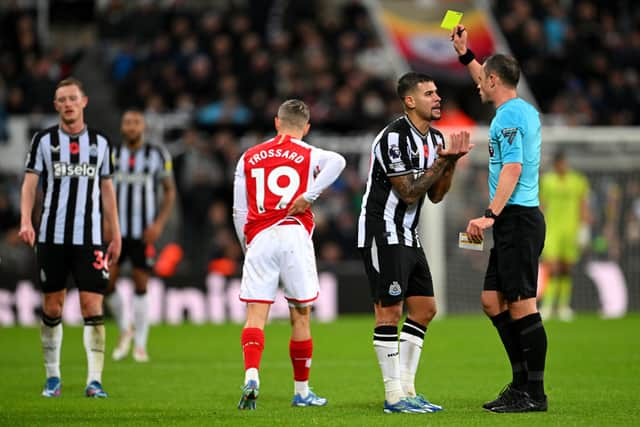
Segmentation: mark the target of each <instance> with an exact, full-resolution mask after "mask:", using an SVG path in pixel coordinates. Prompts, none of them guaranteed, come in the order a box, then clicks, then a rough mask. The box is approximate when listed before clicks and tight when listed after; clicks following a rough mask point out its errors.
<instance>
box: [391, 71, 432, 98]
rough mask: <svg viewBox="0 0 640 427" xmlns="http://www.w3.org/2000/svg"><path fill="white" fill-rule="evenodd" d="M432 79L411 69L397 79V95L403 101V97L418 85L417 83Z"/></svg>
mask: <svg viewBox="0 0 640 427" xmlns="http://www.w3.org/2000/svg"><path fill="white" fill-rule="evenodd" d="M432 81H434V80H433V77H431V76H429V75H427V74H424V73H416V72H413V71H411V72H409V73H406V74H404V75H403V76H402V77H400V79H399V80H398V89H397V93H398V96H399V97H400V99H401V100H403V101H404V97H405V96H407V93H408V92H410V91H412V90H413V89H415V87H416V86H418V83H422V82H432Z"/></svg>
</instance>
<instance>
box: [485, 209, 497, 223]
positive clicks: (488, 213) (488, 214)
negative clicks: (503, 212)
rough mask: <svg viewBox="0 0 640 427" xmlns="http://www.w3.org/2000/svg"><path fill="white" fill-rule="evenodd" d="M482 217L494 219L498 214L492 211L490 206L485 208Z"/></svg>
mask: <svg viewBox="0 0 640 427" xmlns="http://www.w3.org/2000/svg"><path fill="white" fill-rule="evenodd" d="M484 217H485V218H492V219H493V220H494V221H495V220H497V219H498V215H496V214H494V213H493V211H492V210H491V208H487V209H486V210H485V211H484Z"/></svg>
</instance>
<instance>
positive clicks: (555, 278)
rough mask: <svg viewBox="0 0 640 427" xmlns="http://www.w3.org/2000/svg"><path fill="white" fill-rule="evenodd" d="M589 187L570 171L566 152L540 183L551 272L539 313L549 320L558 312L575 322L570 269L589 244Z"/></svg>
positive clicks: (544, 255)
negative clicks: (584, 246) (582, 248)
mask: <svg viewBox="0 0 640 427" xmlns="http://www.w3.org/2000/svg"><path fill="white" fill-rule="evenodd" d="M588 196H589V183H588V181H587V179H586V178H585V176H584V175H582V174H580V173H578V172H576V171H574V170H572V169H570V168H569V165H568V163H567V159H566V158H565V155H564V153H563V152H561V151H559V152H557V153H556V154H555V156H554V159H553V170H552V171H550V172H547V173H546V174H545V175H544V176H543V177H542V179H541V181H540V205H541V207H542V209H543V211H544V217H545V220H546V221H547V236H546V240H545V244H544V251H543V253H542V259H543V262H544V263H545V266H546V267H547V271H548V272H549V280H548V282H547V287H546V289H545V292H544V295H543V300H542V308H541V309H540V313H541V315H542V317H543V318H547V319H548V318H550V317H552V316H553V315H554V309H557V311H556V312H555V313H557V315H558V318H559V319H560V320H565V321H570V320H571V319H572V318H573V311H572V310H571V307H570V305H569V304H570V302H571V286H572V285H571V268H572V267H573V265H574V264H575V263H576V262H577V261H578V258H579V256H580V248H581V246H582V245H584V244H586V243H587V242H586V240H588V228H586V227H587V224H588V223H589V222H590V217H589V210H588Z"/></svg>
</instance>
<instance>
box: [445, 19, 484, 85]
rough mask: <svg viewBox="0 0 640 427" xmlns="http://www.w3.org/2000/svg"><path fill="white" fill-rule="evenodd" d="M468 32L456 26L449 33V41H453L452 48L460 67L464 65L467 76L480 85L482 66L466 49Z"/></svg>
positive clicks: (462, 26) (460, 26) (470, 51)
mask: <svg viewBox="0 0 640 427" xmlns="http://www.w3.org/2000/svg"><path fill="white" fill-rule="evenodd" d="M468 34H469V33H468V32H467V30H466V28H465V27H464V25H457V26H456V27H455V28H454V29H453V30H452V31H451V41H453V48H454V49H455V50H456V53H457V54H458V60H459V61H460V63H461V64H462V65H466V66H467V68H468V69H469V74H471V78H473V81H474V82H475V83H476V84H480V79H481V78H482V64H481V63H480V62H478V60H477V59H476V56H475V55H474V53H473V51H472V50H471V49H469V48H468V47H467V37H468Z"/></svg>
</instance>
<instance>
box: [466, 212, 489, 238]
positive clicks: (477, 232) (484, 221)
mask: <svg viewBox="0 0 640 427" xmlns="http://www.w3.org/2000/svg"><path fill="white" fill-rule="evenodd" d="M494 222H495V220H494V219H493V218H485V217H480V218H474V219H472V220H471V221H469V225H467V236H469V239H471V241H472V242H473V243H480V242H482V240H484V230H486V229H487V228H489V227H492V226H493V223H494Z"/></svg>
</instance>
